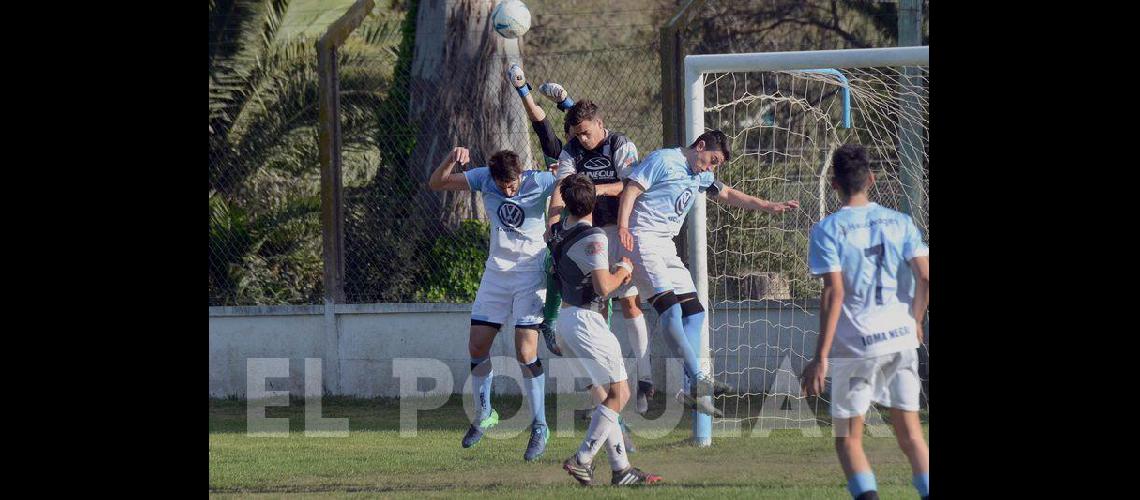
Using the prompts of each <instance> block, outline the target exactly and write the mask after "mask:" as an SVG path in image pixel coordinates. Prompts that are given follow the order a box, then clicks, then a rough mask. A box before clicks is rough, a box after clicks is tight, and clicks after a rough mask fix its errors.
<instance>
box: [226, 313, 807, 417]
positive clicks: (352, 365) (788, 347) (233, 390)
mask: <svg viewBox="0 0 1140 500" xmlns="http://www.w3.org/2000/svg"><path fill="white" fill-rule="evenodd" d="M816 308H817V305H816V304H815V303H814V301H813V302H812V303H809V304H807V305H806V306H805V305H804V304H803V303H802V302H799V303H797V305H791V304H787V303H778V302H774V301H758V302H752V303H749V304H748V305H747V307H735V306H729V307H725V306H722V307H718V308H717V309H716V310H715V311H714V312H713V314H712V315H711V318H710V323H709V325H710V328H711V329H712V338H711V341H710V345H711V348H712V350H713V362H714V364H715V370H714V371H716V372H723V371H727V379H725V378H720V377H718V378H720V379H721V380H726V381H727V382H728V383H729V384H731V385H734V386H737V387H738V388H740V389H743V390H746V391H747V392H762V391H763V390H764V389H765V388H766V387H767V385H768V384H769V383H770V381H771V380H773V375H774V374H776V372H777V370H778V369H780V368H784V369H791V370H794V371H795V373H796V374H798V373H799V370H800V368H801V367H802V363H803V356H804V355H805V354H806V355H808V356H810V355H811V353H812V352H813V350H814V348H815V341H814V339H815V334H814V332H815V331H816V330H817V329H818V323H819V318H818V316H817V315H816V312H817V311H816ZM644 309H645V311H646V317H647V319H648V321H649V327H650V330H651V332H650V339H649V345H650V354H651V357H652V358H653V370H654V378H655V380H656V383H657V384H658V385H659V386H663V384H664V382H665V380H664V374H665V371H666V370H665V358H667V357H670V356H671V354H670V352H669V350H668V348H667V347H666V346H665V343H664V341H662V340H661V338H660V336H659V334H658V333H656V332H653V331H652V329H653V327H654V325H655V324H656V320H657V315H656V313H655V312H653V310H652V308H650V307H648V306H645V308H644ZM326 312H328V313H329V314H326ZM470 314H471V306H470V304H341V305H337V306H335V309H334V310H333V311H326V308H325V306H252V307H211V308H210V396H211V397H226V396H234V395H236V396H241V397H244V396H245V392H246V367H247V360H248V359H249V358H289V359H290V362H289V368H290V370H289V371H290V377H289V379H288V380H279V379H271V380H270V381H269V382H268V383H267V388H268V389H269V390H285V389H286V388H288V389H289V390H290V391H291V392H292V393H293V394H294V395H295V396H301V395H302V394H303V392H302V391H303V387H304V377H303V367H304V358H323V360H324V361H323V370H322V371H323V373H322V376H323V385H324V388H325V393H326V394H345V395H353V396H359V397H376V396H385V397H393V396H397V395H398V393H399V390H398V387H399V386H398V384H397V382H398V380H397V379H396V378H395V377H393V374H392V360H393V359H394V358H435V359H438V360H440V361H442V362H443V363H445V364H446V365H447V366H448V367H449V368H450V370H451V373H452V376H453V380H454V384H453V392H461V391H462V388H463V384H464V382H466V380H467V376H468V373H469V363H470V361H469V360H470V357H469V356H468V354H467V331H468V326H469V324H470V323H469V321H470ZM613 323H614V325H613V328H614V331H615V334H616V335H617V337H618V340H619V341H620V342H621V344H622V349H623V352H625V353H629V341H628V335H627V333H626V324H625V319H624V317H622V315H621V312H620V310H618V311H615V312H614V320H613ZM507 324H511V322H510V321H508V323H507ZM805 330H807V331H811V332H813V333H808V334H805V333H804V332H805ZM539 344H540V347H539V356H541V357H542V358H543V359H550V358H551V357H553V356H552V355H551V354H550V353H549V352H548V351H547V350H546V347H545V345H544V344H543V343H542V342H541V340H540V342H539ZM491 355H492V356H504V357H507V358H511V359H513V358H514V333H513V331H510V330H509V329H504V331H503V332H502V333H500V334H499V337H498V338H497V339H496V340H495V344H494V347H493V348H492V351H491ZM627 366H629V367H630V368H629V371H630V377H631V379H633V378H635V377H636V375H635V374H634V371H633V369H632V365H627ZM496 369H498V365H496ZM670 385H673V384H670ZM553 389H554V384H551V383H548V384H547V390H548V392H553ZM495 390H496V391H497V392H501V393H516V394H517V393H518V386H517V385H516V384H514V383H511V382H509V381H508V382H505V383H503V384H500V383H499V382H498V378H496V384H495Z"/></svg>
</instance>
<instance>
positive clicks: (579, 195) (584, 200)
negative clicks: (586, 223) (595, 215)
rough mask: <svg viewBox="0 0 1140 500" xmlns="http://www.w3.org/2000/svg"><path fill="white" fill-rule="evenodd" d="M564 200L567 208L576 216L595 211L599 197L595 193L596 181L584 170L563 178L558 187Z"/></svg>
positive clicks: (583, 215)
mask: <svg viewBox="0 0 1140 500" xmlns="http://www.w3.org/2000/svg"><path fill="white" fill-rule="evenodd" d="M558 191H559V194H561V195H562V201H563V202H564V203H566V210H567V211H569V212H570V214H571V215H573V216H574V217H585V216H587V215H590V213H592V212H593V211H594V203H595V200H596V199H597V198H596V196H595V195H594V183H593V181H591V180H590V177H589V176H587V175H586V174H585V173H583V172H579V173H576V174H574V175H571V176H570V177H567V178H565V179H562V184H561V185H560V186H559V187H558Z"/></svg>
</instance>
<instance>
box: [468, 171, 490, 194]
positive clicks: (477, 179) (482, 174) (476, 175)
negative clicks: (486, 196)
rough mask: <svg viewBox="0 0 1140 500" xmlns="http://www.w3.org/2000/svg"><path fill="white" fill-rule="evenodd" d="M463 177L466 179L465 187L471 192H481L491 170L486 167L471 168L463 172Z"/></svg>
mask: <svg viewBox="0 0 1140 500" xmlns="http://www.w3.org/2000/svg"><path fill="white" fill-rule="evenodd" d="M463 175H464V176H465V177H467V185H468V186H470V187H471V190H472V191H483V185H484V184H486V182H487V178H489V177H490V176H491V169H489V168H487V167H478V168H473V169H471V170H468V171H466V172H463Z"/></svg>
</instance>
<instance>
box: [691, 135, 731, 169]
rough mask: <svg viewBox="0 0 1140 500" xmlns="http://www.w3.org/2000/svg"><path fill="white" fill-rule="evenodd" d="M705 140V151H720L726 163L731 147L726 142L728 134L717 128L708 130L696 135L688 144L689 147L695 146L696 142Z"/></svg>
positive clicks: (729, 156)
mask: <svg viewBox="0 0 1140 500" xmlns="http://www.w3.org/2000/svg"><path fill="white" fill-rule="evenodd" d="M701 141H705V151H720V152H721V153H724V162H725V163H728V161H729V160H731V159H732V147H731V146H729V144H728V136H726V135H724V132H721V131H719V130H710V131H708V132H705V133H703V134H701V135H700V136H699V137H697V140H695V141H693V143H692V144H690V145H689V149H692V148H695V147H697V143H698V142H701Z"/></svg>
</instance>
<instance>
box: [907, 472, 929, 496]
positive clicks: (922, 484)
mask: <svg viewBox="0 0 1140 500" xmlns="http://www.w3.org/2000/svg"><path fill="white" fill-rule="evenodd" d="M910 484H913V485H914V489H916V490H918V496H920V497H925V496H927V495H930V473H929V472H923V473H922V474H915V475H914V477H912V478H910Z"/></svg>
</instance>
